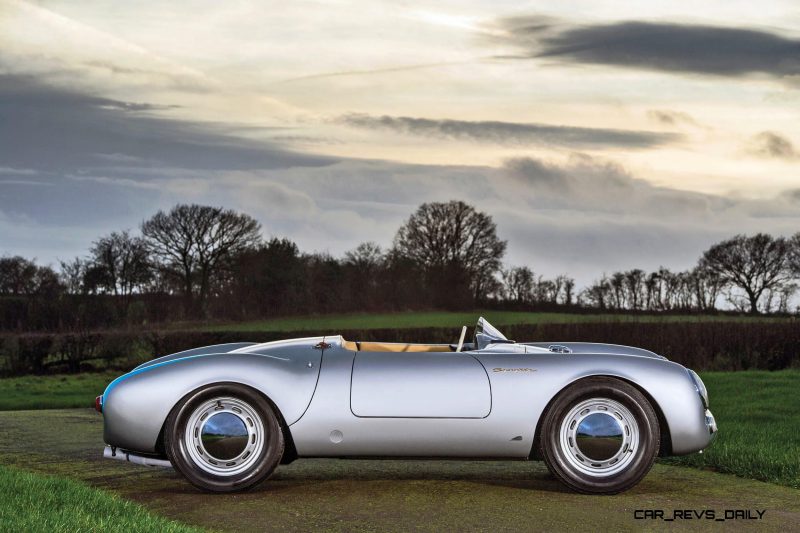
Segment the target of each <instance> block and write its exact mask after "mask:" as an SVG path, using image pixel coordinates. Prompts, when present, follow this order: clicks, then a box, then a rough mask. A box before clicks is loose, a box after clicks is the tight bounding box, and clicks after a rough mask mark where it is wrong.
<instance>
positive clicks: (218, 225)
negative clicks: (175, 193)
mask: <svg viewBox="0 0 800 533" xmlns="http://www.w3.org/2000/svg"><path fill="white" fill-rule="evenodd" d="M260 229H261V226H260V225H259V223H258V222H256V220H254V219H253V218H252V217H250V216H249V215H245V214H241V213H237V212H235V211H232V210H226V209H222V208H219V207H209V206H203V205H197V204H191V205H187V204H180V205H176V206H175V207H173V208H172V209H171V210H170V211H169V212H168V213H165V212H164V211H159V212H158V213H156V214H155V215H154V216H153V217H152V218H150V219H149V220H147V221H145V222H143V223H142V235H143V236H144V238H145V239H146V241H147V244H148V247H149V249H150V252H151V253H152V254H153V256H154V257H155V258H156V259H157V260H158V261H159V266H160V267H161V268H162V270H163V271H164V272H165V273H166V274H167V275H170V276H173V277H174V278H175V279H177V280H178V281H179V283H180V286H181V292H182V293H183V297H184V308H185V310H186V312H187V313H188V314H192V313H195V312H197V311H204V309H205V303H206V300H207V298H208V296H209V293H210V291H211V284H212V281H213V279H214V275H215V270H216V269H222V268H225V267H226V266H228V264H229V262H230V260H231V259H232V258H233V257H235V256H236V255H237V254H239V253H241V252H243V251H245V250H248V249H251V248H254V247H255V246H257V245H258V244H259V243H260V242H261V236H260Z"/></svg>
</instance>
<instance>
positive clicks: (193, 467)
mask: <svg viewBox="0 0 800 533" xmlns="http://www.w3.org/2000/svg"><path fill="white" fill-rule="evenodd" d="M466 331H467V328H466V327H464V328H462V330H461V336H460V339H459V340H458V342H457V343H454V344H401V343H385V342H353V341H347V340H345V339H343V338H342V337H341V336H335V335H329V336H325V337H311V338H305V339H293V340H287V341H278V342H268V343H264V344H256V343H246V342H242V343H235V344H220V345H216V346H208V347H205V348H197V349H194V350H188V351H185V352H180V353H176V354H172V355H167V356H165V357H160V358H158V359H154V360H152V361H149V362H147V363H144V364H142V365H140V366H139V367H137V368H135V369H134V370H133V371H131V372H129V373H128V374H125V375H123V376H121V377H119V378H117V379H115V380H114V381H113V382H112V383H111V384H110V385H109V386H108V388H107V389H106V390H105V392H104V393H103V395H102V396H98V397H97V399H96V401H95V404H96V408H97V410H98V411H100V412H102V414H103V417H104V439H105V442H106V444H107V446H106V449H105V451H104V456H105V457H110V458H115V459H122V460H126V461H131V462H134V463H139V464H146V465H158V466H170V465H171V466H173V467H174V468H175V469H176V470H177V471H178V472H180V473H181V474H182V475H183V476H185V477H186V479H188V480H189V481H190V482H191V483H193V484H194V485H196V486H197V487H200V488H201V489H204V490H209V491H216V492H231V491H238V490H244V489H247V488H250V487H252V486H254V485H255V484H257V483H259V482H261V481H263V480H265V479H266V478H267V477H269V475H270V474H271V473H272V472H273V471H274V470H275V468H276V467H277V466H278V464H280V463H288V462H291V461H293V460H294V459H296V458H302V457H341V458H367V457H369V458H388V457H406V458H408V457H418V458H435V457H442V458H480V459H489V458H492V459H519V460H526V459H540V460H544V462H545V463H546V464H547V467H548V468H549V469H550V471H551V472H552V473H553V475H554V476H555V477H556V478H557V479H559V480H560V481H562V482H563V483H564V484H565V485H567V486H568V487H570V488H572V489H574V490H577V491H580V492H585V493H616V492H620V491H624V490H627V489H629V488H631V487H633V486H634V485H636V483H638V482H639V481H640V480H641V479H642V478H643V477H644V476H645V474H647V472H648V471H649V470H650V468H651V466H652V465H653V461H654V460H655V458H656V457H657V456H659V455H662V456H663V455H681V454H689V453H692V452H696V451H699V450H702V449H703V448H705V447H706V446H707V445H708V444H709V443H710V442H711V440H712V437H713V436H714V434H715V433H716V431H717V426H716V423H715V421H714V417H713V416H712V414H711V412H710V411H709V410H708V394H707V392H706V388H705V386H704V385H703V382H702V381H701V380H700V378H699V377H698V375H697V374H696V373H694V372H693V371H692V370H688V369H686V368H684V367H683V366H681V365H679V364H677V363H673V362H671V361H669V360H667V359H666V358H665V357H662V356H660V355H656V354H654V353H652V352H649V351H647V350H643V349H640V348H631V347H628V346H617V345H610V344H590V343H560V344H555V343H518V342H514V341H510V340H508V339H506V337H505V336H504V335H503V334H502V333H500V332H499V331H498V330H497V329H495V328H494V327H492V326H491V325H490V324H489V323H488V322H487V321H486V320H484V319H483V318H481V319H479V320H478V325H477V327H476V328H475V335H474V340H473V342H471V343H466V342H464V339H465V336H466Z"/></svg>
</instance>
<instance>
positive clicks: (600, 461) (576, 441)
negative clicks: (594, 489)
mask: <svg viewBox="0 0 800 533" xmlns="http://www.w3.org/2000/svg"><path fill="white" fill-rule="evenodd" d="M559 444H560V446H561V450H562V452H563V455H564V457H565V459H566V461H567V463H568V464H569V465H570V466H571V467H572V468H574V469H575V470H577V471H579V472H582V473H584V474H587V475H589V476H594V477H603V476H610V475H613V474H616V473H617V472H620V471H622V470H624V469H625V468H626V467H627V466H628V465H629V464H630V463H631V461H633V458H634V456H635V455H636V451H637V450H638V449H639V425H638V424H637V423H636V418H635V417H634V416H633V413H631V412H630V410H629V409H628V408H627V407H625V406H624V405H622V404H621V403H619V402H616V401H614V400H610V399H608V398H592V399H589V400H585V401H583V402H580V403H579V404H578V405H576V406H575V407H573V408H572V409H571V410H570V411H569V413H567V416H565V417H564V419H563V421H562V423H561V428H560V430H559Z"/></svg>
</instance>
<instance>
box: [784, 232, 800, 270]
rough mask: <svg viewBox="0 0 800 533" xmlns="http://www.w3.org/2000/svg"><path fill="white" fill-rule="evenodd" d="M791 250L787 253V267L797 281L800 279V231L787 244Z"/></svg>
mask: <svg viewBox="0 0 800 533" xmlns="http://www.w3.org/2000/svg"><path fill="white" fill-rule="evenodd" d="M787 244H788V246H789V250H788V252H787V258H786V266H787V268H788V269H789V274H791V275H792V276H794V278H795V279H800V231H798V232H797V233H795V234H794V235H793V236H792V237H791V238H790V239H789V240H788V242H787Z"/></svg>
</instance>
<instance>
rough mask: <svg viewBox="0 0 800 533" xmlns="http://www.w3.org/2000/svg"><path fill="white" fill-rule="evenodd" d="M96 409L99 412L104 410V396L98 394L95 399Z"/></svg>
mask: <svg viewBox="0 0 800 533" xmlns="http://www.w3.org/2000/svg"><path fill="white" fill-rule="evenodd" d="M94 410H95V411H97V412H98V413H102V412H103V396H102V395H101V396H98V397H97V398H95V399H94Z"/></svg>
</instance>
